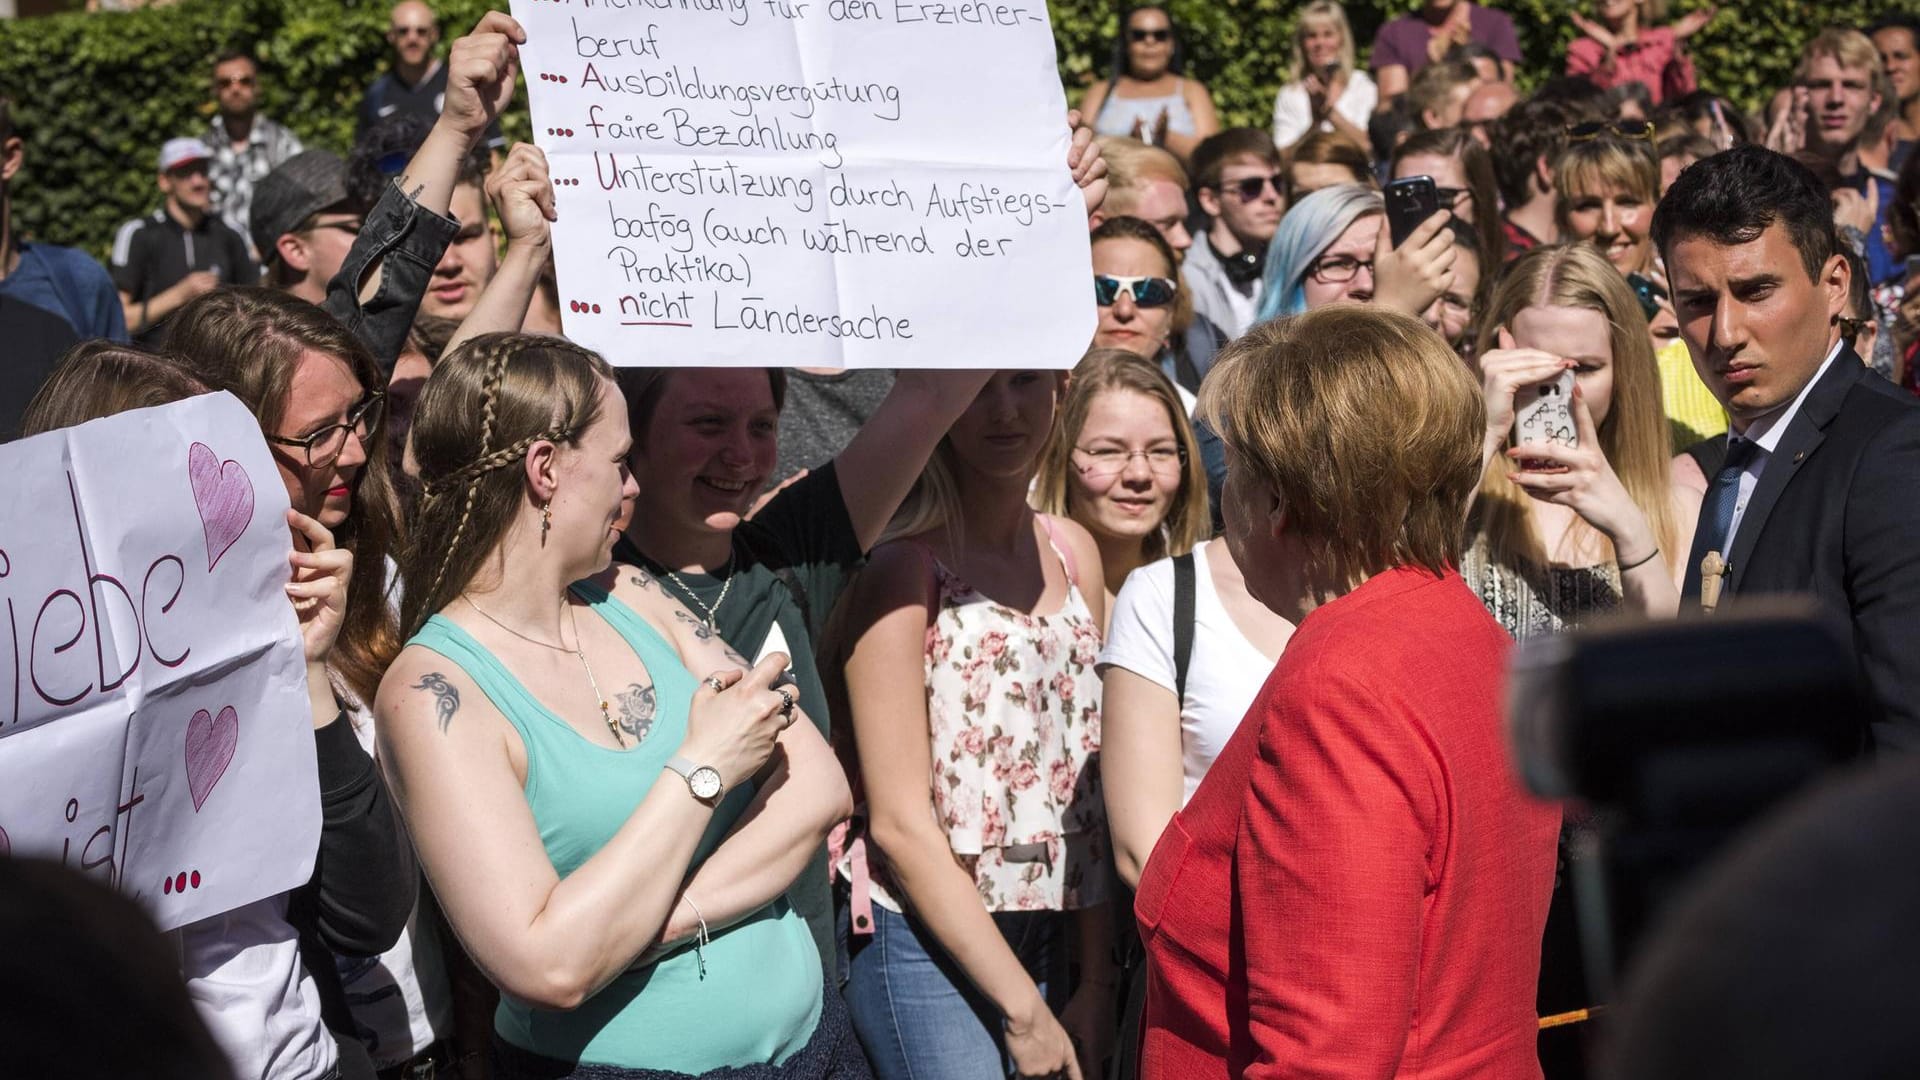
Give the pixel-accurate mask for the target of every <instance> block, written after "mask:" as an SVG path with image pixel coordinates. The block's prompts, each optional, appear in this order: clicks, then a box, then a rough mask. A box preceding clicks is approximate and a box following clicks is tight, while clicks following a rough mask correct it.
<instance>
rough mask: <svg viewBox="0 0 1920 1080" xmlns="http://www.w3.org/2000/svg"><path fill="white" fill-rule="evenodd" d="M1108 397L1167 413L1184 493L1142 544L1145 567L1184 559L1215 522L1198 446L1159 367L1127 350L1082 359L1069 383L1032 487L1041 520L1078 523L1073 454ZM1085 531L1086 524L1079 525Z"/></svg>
mask: <svg viewBox="0 0 1920 1080" xmlns="http://www.w3.org/2000/svg"><path fill="white" fill-rule="evenodd" d="M1106 393H1134V394H1140V395H1142V396H1143V397H1149V398H1152V399H1153V400H1155V401H1157V402H1159V403H1160V406H1161V407H1162V408H1164V409H1166V410H1167V422H1168V423H1169V424H1171V425H1172V426H1173V438H1174V441H1175V442H1177V443H1179V445H1180V457H1181V466H1180V490H1179V491H1177V492H1175V493H1174V496H1173V503H1172V505H1171V506H1169V507H1168V508H1167V516H1166V518H1165V519H1164V520H1162V521H1161V522H1160V527H1159V528H1157V529H1155V530H1154V531H1153V532H1151V533H1149V534H1148V535H1147V537H1146V540H1145V542H1144V543H1143V544H1142V549H1143V550H1142V554H1143V555H1144V556H1145V557H1146V561H1147V562H1153V561H1154V560H1156V559H1161V558H1165V557H1166V556H1168V555H1185V554H1186V553H1187V552H1189V551H1192V550H1193V547H1194V545H1195V544H1198V543H1200V542H1201V541H1203V540H1205V539H1207V537H1208V535H1209V534H1210V533H1211V528H1210V526H1211V525H1212V522H1211V521H1210V520H1209V519H1208V514H1207V470H1206V466H1205V465H1204V464H1203V463H1202V462H1201V460H1200V444H1199V443H1198V442H1197V441H1196V440H1195V439H1194V437H1193V425H1192V424H1191V423H1189V422H1188V421H1187V414H1186V411H1185V410H1184V409H1182V408H1181V407H1180V395H1179V393H1178V392H1176V391H1175V390H1174V388H1173V383H1172V382H1171V381H1170V380H1168V378H1167V377H1166V375H1164V374H1162V373H1161V371H1160V368H1159V366H1158V365H1156V364H1154V363H1153V362H1152V361H1150V360H1144V359H1142V358H1141V357H1140V355H1139V354H1138V353H1132V352H1128V351H1127V350H1125V349H1094V350H1092V351H1090V352H1088V353H1087V355H1085V356H1083V357H1081V358H1080V363H1079V364H1077V365H1075V367H1074V369H1073V374H1072V375H1071V376H1069V377H1068V379H1067V394H1066V399H1065V400H1064V401H1062V402H1061V403H1060V414H1059V418H1058V419H1057V420H1056V421H1055V422H1054V425H1053V434H1052V435H1051V436H1050V437H1049V438H1048V440H1047V448H1046V449H1045V450H1043V451H1041V453H1040V471H1039V473H1038V475H1037V476H1036V478H1035V481H1034V489H1033V507H1034V509H1036V510H1038V511H1040V512H1041V513H1043V514H1065V515H1067V516H1068V517H1074V518H1075V520H1080V519H1079V518H1078V517H1076V516H1075V515H1074V505H1073V484H1072V482H1071V480H1070V478H1069V475H1068V474H1070V473H1071V472H1073V471H1074V464H1073V450H1074V446H1075V445H1076V444H1077V443H1079V441H1080V432H1081V430H1082V429H1083V428H1085V427H1086V424H1087V413H1088V412H1089V411H1091V410H1092V408H1093V403H1094V401H1095V400H1096V399H1098V398H1099V397H1100V395H1102V394H1106ZM1080 523H1081V524H1082V525H1085V524H1086V522H1085V521H1080Z"/></svg>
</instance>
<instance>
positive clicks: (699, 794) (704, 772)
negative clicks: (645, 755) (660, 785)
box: [667, 754, 726, 805]
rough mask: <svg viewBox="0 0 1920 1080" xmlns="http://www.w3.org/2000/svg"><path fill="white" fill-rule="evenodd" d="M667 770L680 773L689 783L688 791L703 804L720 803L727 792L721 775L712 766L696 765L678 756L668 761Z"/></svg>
mask: <svg viewBox="0 0 1920 1080" xmlns="http://www.w3.org/2000/svg"><path fill="white" fill-rule="evenodd" d="M667 768H669V769H672V770H673V771H674V772H677V773H679V774H680V778H681V779H682V780H685V781H686V782H687V790H688V791H691V792H693V797H694V798H696V799H699V800H700V801H701V802H703V803H707V804H709V805H711V804H713V803H717V802H719V801H720V793H721V792H723V791H725V790H726V785H725V784H722V783H721V782H720V773H719V772H718V771H717V770H715V769H714V767H713V766H711V765H695V764H694V763H693V762H691V761H688V760H687V759H686V758H683V757H680V756H679V755H677V754H676V755H675V756H674V757H672V758H671V759H669V760H668V761H667Z"/></svg>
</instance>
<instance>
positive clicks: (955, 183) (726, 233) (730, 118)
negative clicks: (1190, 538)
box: [513, 0, 1094, 368]
mask: <svg viewBox="0 0 1920 1080" xmlns="http://www.w3.org/2000/svg"><path fill="white" fill-rule="evenodd" d="M513 14H514V17H515V18H517V19H519V20H520V22H521V24H522V25H523V26H524V27H525V28H526V31H527V39H528V40H527V43H526V45H525V46H523V47H522V48H521V50H520V55H521V61H522V64H523V66H524V74H525V78H526V81H527V85H528V87H529V88H530V89H531V97H532V108H533V122H534V136H535V140H536V141H537V142H538V143H539V145H540V147H541V148H542V149H543V150H544V151H545V152H546V155H547V162H548V165H549V167H550V169H551V171H552V175H553V180H554V192H555V206H556V210H557V211H558V214H559V221H558V222H557V223H556V224H555V225H554V251H555V259H556V268H557V276H558V281H559V286H560V312H561V318H562V320H563V325H564V326H565V329H566V333H567V336H568V337H570V338H572V339H573V340H575V341H578V342H580V343H581V344H584V345H587V346H589V347H592V348H594V349H597V350H598V351H600V352H601V353H602V354H603V355H605V356H606V357H607V359H608V360H610V361H611V362H613V363H615V364H625V365H649V366H652V365H659V366H667V365H700V366H724V365H743V366H765V365H773V366H806V367H995V368H1002V367H1009V366H1022V367H1068V366H1071V365H1072V364H1073V363H1074V362H1075V361H1077V360H1078V359H1079V357H1080V354H1081V353H1082V352H1083V351H1084V350H1085V348H1086V345H1087V342H1088V340H1089V339H1090V338H1091V337H1092V336H1093V327H1094V309H1093V306H1092V303H1091V300H1090V297H1089V293H1088V288H1087V280H1086V279H1087V275H1088V270H1087V267H1088V265H1089V257H1088V248H1087V225H1086V207H1085V204H1084V202H1083V201H1082V199H1081V196H1080V193H1079V191H1078V189H1076V188H1075V187H1074V184H1073V178H1072V176H1071V174H1070V173H1069V172H1068V169H1067V165H1066V160H1067V147H1068V139H1069V135H1068V132H1067V128H1066V123H1065V115H1066V113H1065V110H1066V102H1065V98H1064V95H1063V93H1062V91H1061V88H1060V82H1059V77H1058V74H1057V72H1056V70H1055V67H1054V46H1053V32H1052V28H1051V25H1050V24H1049V22H1048V20H1047V10H1046V5H1045V4H1044V3H1038V2H1034V0H1021V2H1018V3H1001V2H991V0H513Z"/></svg>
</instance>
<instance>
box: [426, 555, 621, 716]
mask: <svg viewBox="0 0 1920 1080" xmlns="http://www.w3.org/2000/svg"><path fill="white" fill-rule="evenodd" d="M460 598H461V599H462V600H465V601H466V602H467V606H468V607H470V608H472V609H473V610H475V611H478V612H479V613H480V617H481V618H483V619H485V620H487V621H488V622H490V623H492V624H493V625H495V626H497V627H499V628H500V629H502V630H505V631H506V632H507V633H509V634H512V635H513V636H514V637H517V638H519V639H520V640H521V641H525V642H528V643H530V644H534V645H538V646H540V647H541V648H543V649H552V650H553V651H554V652H563V653H572V654H573V655H575V656H577V657H579V658H580V666H581V667H583V668H585V669H586V672H587V685H588V686H591V687H593V700H594V701H595V702H597V703H598V704H599V705H600V719H601V720H603V721H605V722H606V725H607V734H609V735H612V736H613V741H614V745H616V746H618V747H620V749H622V750H625V749H626V748H627V741H626V740H625V739H623V738H621V737H620V726H619V725H618V724H615V723H614V722H613V709H612V707H611V706H610V705H608V703H607V698H606V695H604V694H602V693H601V692H600V682H599V680H597V679H595V678H594V677H593V665H592V664H590V663H588V662H587V651H586V650H585V649H584V648H581V647H580V615H579V612H577V611H575V610H574V608H573V606H572V605H571V604H568V603H567V602H566V600H564V599H562V600H561V601H560V603H561V606H563V607H565V608H566V609H567V615H568V617H569V619H570V621H571V622H572V623H573V644H574V647H573V648H571V649H569V648H567V647H566V645H565V644H560V645H555V644H554V643H552V642H550V641H541V640H540V639H539V638H536V637H528V636H527V635H526V634H523V633H521V632H520V631H518V630H515V629H514V628H513V627H511V626H508V625H507V624H506V623H503V622H501V621H500V620H499V619H496V618H494V617H493V616H491V615H489V614H487V612H486V609H485V608H483V607H481V606H480V605H479V604H476V603H474V602H473V597H471V596H468V595H466V594H465V593H462V594H461V595H460Z"/></svg>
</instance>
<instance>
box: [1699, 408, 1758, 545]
mask: <svg viewBox="0 0 1920 1080" xmlns="http://www.w3.org/2000/svg"><path fill="white" fill-rule="evenodd" d="M1757 449H1758V446H1757V445H1756V444H1755V443H1754V441H1753V440H1752V439H1742V438H1739V437H1737V436H1733V435H1729V436H1727V459H1726V461H1725V462H1723V463H1722V464H1721V466H1720V471H1719V472H1717V473H1715V474H1713V483H1712V484H1711V485H1710V486H1708V488H1707V498H1706V502H1705V503H1704V504H1703V505H1702V506H1701V508H1700V523H1701V525H1703V526H1705V528H1706V530H1707V532H1706V543H1705V545H1704V546H1702V547H1700V548H1699V549H1698V550H1701V551H1717V552H1719V553H1720V557H1721V558H1723V559H1724V558H1726V557H1727V540H1728V535H1727V534H1728V533H1730V532H1732V531H1733V511H1734V507H1736V506H1737V505H1739V502H1740V477H1741V476H1742V475H1743V474H1745V472H1746V468H1747V462H1749V461H1752V460H1753V455H1754V452H1755V451H1756V450H1757Z"/></svg>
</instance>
